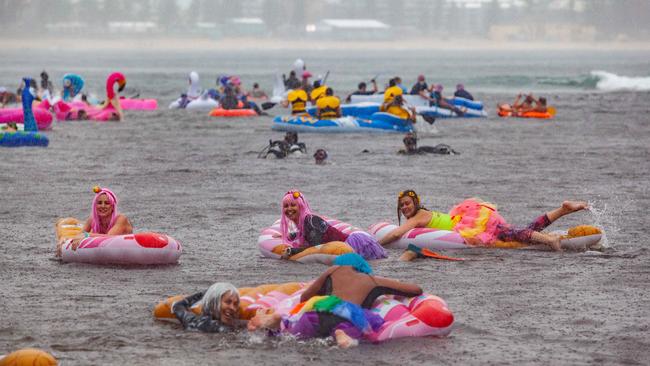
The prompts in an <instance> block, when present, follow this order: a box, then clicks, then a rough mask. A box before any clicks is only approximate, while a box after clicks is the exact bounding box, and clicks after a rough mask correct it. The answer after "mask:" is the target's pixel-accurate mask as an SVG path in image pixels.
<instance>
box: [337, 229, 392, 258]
mask: <svg viewBox="0 0 650 366" xmlns="http://www.w3.org/2000/svg"><path fill="white" fill-rule="evenodd" d="M345 243H346V244H348V245H349V246H351V247H352V249H354V252H355V253H357V254H359V255H360V256H362V257H363V259H367V260H371V259H382V258H388V254H387V253H386V250H385V249H384V247H382V246H381V244H379V243H378V242H377V240H375V238H373V237H372V236H371V235H370V234H368V233H364V232H363V231H355V232H353V233H352V234H350V235H349V236H348V238H347V239H346V240H345Z"/></svg>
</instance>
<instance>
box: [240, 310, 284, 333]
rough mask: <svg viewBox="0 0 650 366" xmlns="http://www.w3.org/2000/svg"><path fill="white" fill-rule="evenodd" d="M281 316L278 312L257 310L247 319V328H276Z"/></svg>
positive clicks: (251, 329)
mask: <svg viewBox="0 0 650 366" xmlns="http://www.w3.org/2000/svg"><path fill="white" fill-rule="evenodd" d="M281 320H282V317H281V316H280V314H275V313H270V314H269V313H266V312H265V311H264V310H259V311H258V312H257V313H256V314H255V316H254V317H252V318H251V320H249V321H248V330H249V331H255V330H257V329H277V328H278V327H279V326H280V321H281Z"/></svg>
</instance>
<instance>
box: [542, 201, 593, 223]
mask: <svg viewBox="0 0 650 366" xmlns="http://www.w3.org/2000/svg"><path fill="white" fill-rule="evenodd" d="M585 208H587V202H583V201H564V202H562V206H560V207H558V208H556V209H555V210H552V211H549V212H547V213H546V216H547V217H548V220H549V221H550V222H553V221H555V220H557V219H559V218H560V217H562V216H564V215H568V214H570V213H573V212H576V211H580V210H584V209H585Z"/></svg>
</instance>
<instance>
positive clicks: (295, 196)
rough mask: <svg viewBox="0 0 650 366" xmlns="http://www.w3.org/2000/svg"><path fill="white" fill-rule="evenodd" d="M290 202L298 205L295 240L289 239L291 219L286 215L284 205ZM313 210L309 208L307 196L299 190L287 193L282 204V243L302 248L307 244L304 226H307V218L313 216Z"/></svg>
mask: <svg viewBox="0 0 650 366" xmlns="http://www.w3.org/2000/svg"><path fill="white" fill-rule="evenodd" d="M288 202H294V203H296V204H297V205H298V210H299V212H298V224H297V226H298V233H297V236H296V238H295V239H294V240H290V239H289V221H291V220H289V218H288V217H287V216H286V215H285V214H284V204H285V203H288ZM311 214H312V212H311V208H310V207H309V202H307V199H306V198H305V196H304V195H303V194H302V193H301V192H300V191H297V190H291V191H289V192H287V194H285V195H284V197H283V198H282V204H281V205H280V216H281V219H280V231H282V242H283V243H285V244H291V245H292V246H294V247H301V246H303V245H304V244H305V236H304V234H303V233H304V231H303V229H304V226H305V216H307V215H311Z"/></svg>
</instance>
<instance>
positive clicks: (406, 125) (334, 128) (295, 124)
mask: <svg viewBox="0 0 650 366" xmlns="http://www.w3.org/2000/svg"><path fill="white" fill-rule="evenodd" d="M272 128H273V130H275V131H292V132H321V133H341V132H397V133H406V132H412V131H413V125H412V124H411V122H410V121H408V120H404V119H401V118H398V117H395V116H394V115H392V114H389V113H382V112H377V113H373V114H372V115H370V118H358V117H353V116H345V117H340V118H334V119H317V118H314V117H305V116H278V117H275V118H274V119H273V127H272Z"/></svg>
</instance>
